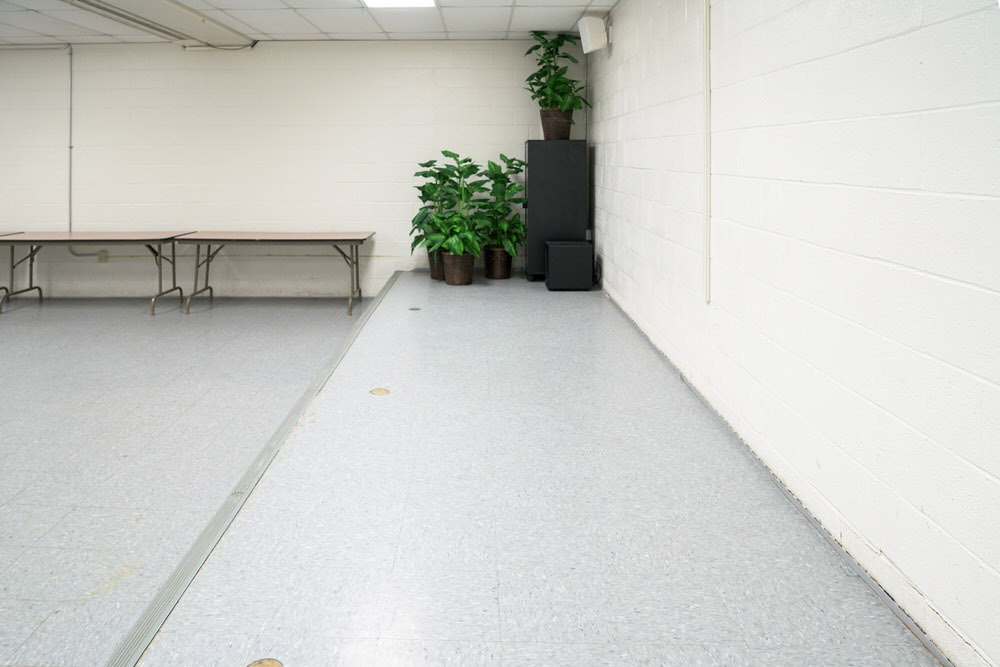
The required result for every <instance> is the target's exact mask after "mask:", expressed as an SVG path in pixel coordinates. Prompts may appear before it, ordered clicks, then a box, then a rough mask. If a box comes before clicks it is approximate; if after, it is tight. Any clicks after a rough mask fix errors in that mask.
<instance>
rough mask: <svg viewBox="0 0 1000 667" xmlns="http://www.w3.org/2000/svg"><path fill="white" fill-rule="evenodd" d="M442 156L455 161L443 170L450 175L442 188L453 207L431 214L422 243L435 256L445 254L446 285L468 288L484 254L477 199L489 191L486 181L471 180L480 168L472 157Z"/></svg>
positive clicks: (482, 216) (480, 217) (448, 153)
mask: <svg viewBox="0 0 1000 667" xmlns="http://www.w3.org/2000/svg"><path fill="white" fill-rule="evenodd" d="M441 154H442V155H444V156H445V157H447V158H449V159H451V161H452V164H447V165H444V166H442V167H441V169H442V171H443V172H444V173H445V174H447V180H446V181H445V182H444V184H443V185H442V190H443V191H444V196H445V197H447V199H446V201H448V202H453V203H454V206H453V207H452V208H451V209H449V210H446V211H441V212H435V213H431V215H430V221H429V223H428V229H427V232H426V233H425V235H424V241H423V243H424V245H426V246H427V249H428V250H429V251H430V252H432V253H433V252H434V251H437V250H441V251H442V253H443V254H442V257H441V258H442V260H443V263H444V280H445V282H446V283H448V284H449V285H468V284H470V283H472V270H473V268H474V267H475V263H476V257H479V255H480V254H481V253H482V246H481V242H480V237H479V230H480V229H481V228H482V226H483V219H484V215H483V211H482V208H481V206H480V205H479V204H478V203H477V202H476V201H475V197H476V195H478V194H482V193H484V192H486V181H485V180H471V179H474V178H475V177H476V176H478V175H479V173H480V167H479V165H478V164H476V163H475V162H473V161H472V158H463V157H459V155H458V153H453V152H451V151H441Z"/></svg>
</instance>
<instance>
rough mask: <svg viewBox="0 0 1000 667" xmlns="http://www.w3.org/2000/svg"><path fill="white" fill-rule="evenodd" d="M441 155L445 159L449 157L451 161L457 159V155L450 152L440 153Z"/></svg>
mask: <svg viewBox="0 0 1000 667" xmlns="http://www.w3.org/2000/svg"><path fill="white" fill-rule="evenodd" d="M441 155H444V156H445V157H450V158H451V159H453V160H457V159H458V153H453V152H452V151H441Z"/></svg>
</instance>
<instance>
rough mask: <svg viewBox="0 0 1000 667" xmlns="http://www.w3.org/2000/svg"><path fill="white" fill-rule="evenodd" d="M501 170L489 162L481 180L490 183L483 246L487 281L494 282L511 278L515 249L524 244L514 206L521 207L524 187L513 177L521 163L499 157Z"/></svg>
mask: <svg viewBox="0 0 1000 667" xmlns="http://www.w3.org/2000/svg"><path fill="white" fill-rule="evenodd" d="M500 161H501V162H502V163H503V166H502V167H501V166H500V165H499V164H497V163H496V162H493V161H492V160H490V161H488V162H487V163H486V169H485V170H484V171H483V176H485V177H486V180H487V181H488V182H489V183H490V190H489V193H490V196H491V199H486V200H483V202H482V204H481V208H482V210H483V228H482V234H481V235H482V238H483V245H485V246H486V255H485V257H486V277H487V278H491V279H494V280H502V279H506V278H510V265H511V261H512V260H513V258H514V257H517V246H519V245H520V244H522V243H524V232H525V228H524V221H523V220H522V219H521V214H520V213H515V212H514V210H513V206H514V205H515V204H523V203H524V197H521V196H518V195H519V194H520V193H521V192H523V191H524V186H523V185H521V184H520V183H518V182H517V181H515V180H514V176H515V175H517V174H520V173H521V172H523V171H524V165H525V163H524V161H523V160H518V159H517V158H511V157H507V156H506V155H504V154H502V153H501V154H500Z"/></svg>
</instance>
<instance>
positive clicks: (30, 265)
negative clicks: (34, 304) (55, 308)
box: [0, 244, 43, 313]
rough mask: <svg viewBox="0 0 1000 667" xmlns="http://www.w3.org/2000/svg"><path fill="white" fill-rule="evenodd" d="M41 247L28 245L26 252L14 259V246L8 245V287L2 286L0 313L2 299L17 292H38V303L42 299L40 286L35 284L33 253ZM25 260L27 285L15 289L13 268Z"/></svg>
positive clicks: (4, 299) (1, 304)
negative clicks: (26, 264)
mask: <svg viewBox="0 0 1000 667" xmlns="http://www.w3.org/2000/svg"><path fill="white" fill-rule="evenodd" d="M41 249H42V246H40V245H33V246H29V249H28V254H27V255H25V256H24V257H22V258H21V259H19V260H17V261H16V262H15V261H14V246H13V244H11V246H10V287H9V288H6V287H5V288H3V290H4V295H3V296H0V313H2V312H3V303H4V301H10V297H12V296H17V295H18V294H24V293H25V292H32V291H37V292H38V303H41V302H42V300H43V297H42V288H41V287H39V286H38V285H36V284H35V255H37V254H38V251H39V250H41ZM25 260H27V262H28V286H27V287H25V288H24V289H19V290H15V289H14V269H16V268H17V267H18V266H20V265H21V264H23V263H24V262H25Z"/></svg>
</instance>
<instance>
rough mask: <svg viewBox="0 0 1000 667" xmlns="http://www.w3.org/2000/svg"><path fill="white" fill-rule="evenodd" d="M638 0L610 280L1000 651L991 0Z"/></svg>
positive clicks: (609, 222)
mask: <svg viewBox="0 0 1000 667" xmlns="http://www.w3.org/2000/svg"><path fill="white" fill-rule="evenodd" d="M703 7H704V4H703V1H702V0H687V1H685V0H621V2H620V3H619V4H618V5H617V6H616V7H615V9H614V10H613V11H612V13H611V18H610V22H611V26H612V28H611V30H612V32H611V34H612V45H611V47H610V49H608V50H606V51H601V52H596V53H593V54H591V55H590V56H589V58H588V67H589V77H590V83H591V86H592V88H591V94H592V96H593V97H594V101H595V102H596V103H595V105H594V110H593V112H592V113H591V116H590V138H591V141H592V144H593V150H594V151H595V153H596V156H595V157H596V174H595V184H596V194H595V197H596V212H595V221H596V228H597V229H596V241H597V246H598V252H599V255H600V261H601V262H602V265H603V275H604V286H605V288H606V289H607V291H608V293H609V294H610V295H611V296H612V298H614V299H615V300H616V301H617V302H618V303H619V304H621V306H622V307H623V308H624V309H625V311H626V312H627V313H628V314H629V315H630V316H631V317H633V318H634V319H635V321H636V322H637V323H638V324H639V326H640V327H641V328H642V329H643V330H644V331H645V332H646V333H647V334H648V335H649V337H650V338H651V339H652V340H653V342H654V343H655V344H656V345H658V346H659V347H660V348H661V349H662V350H663V351H664V352H665V353H666V354H667V355H668V356H669V357H670V358H671V359H672V360H673V361H674V362H675V363H676V364H677V365H678V366H679V367H680V369H681V370H682V371H683V372H684V373H685V374H686V375H687V376H689V378H690V379H691V380H692V381H693V383H694V384H695V385H696V386H697V387H698V388H699V389H700V390H701V391H702V392H703V393H704V395H705V396H706V397H707V398H708V399H709V400H710V401H711V402H712V403H713V404H714V405H715V406H716V408H717V409H718V410H719V411H720V412H721V413H722V415H723V416H724V417H725V418H726V419H727V420H728V421H729V422H730V423H731V424H732V426H733V427H734V428H735V429H736V431H737V432H738V433H739V434H740V435H741V436H742V437H743V438H744V439H745V440H746V442H747V443H748V444H749V445H750V446H751V447H752V448H753V449H754V450H755V451H756V452H757V454H758V455H759V456H760V457H761V458H762V459H763V460H764V462H765V463H766V464H767V465H768V466H770V467H771V468H772V469H773V470H774V471H775V472H776V474H777V475H778V476H779V477H780V478H781V479H782V480H783V481H784V482H785V483H786V484H787V485H788V486H789V488H791V490H792V491H793V492H794V493H795V494H796V495H798V497H799V498H800V499H801V500H802V501H803V503H804V504H805V505H806V506H807V507H808V509H809V510H810V511H812V512H813V514H815V515H816V516H817V517H818V518H819V519H820V521H821V522H822V523H823V525H824V526H825V527H826V528H827V529H828V530H829V531H830V532H831V533H832V534H833V535H834V536H835V537H836V538H837V539H838V540H841V541H842V542H843V544H844V546H845V547H846V548H847V549H848V551H850V553H851V554H852V555H853V556H854V557H855V558H856V559H857V560H858V561H860V562H861V564H862V565H863V566H864V567H865V568H866V569H867V570H868V571H869V572H870V573H871V574H872V575H873V576H874V577H875V578H876V579H877V580H878V581H879V582H880V583H881V584H882V585H883V586H884V587H885V588H886V590H887V591H888V592H889V593H890V594H891V595H893V596H894V598H895V599H896V600H897V602H898V603H899V604H900V605H901V606H902V607H903V608H904V609H906V610H907V611H908V612H909V613H910V614H911V615H912V616H913V618H914V619H915V620H916V621H917V622H918V623H919V624H920V625H921V626H922V627H923V628H924V629H925V631H927V632H928V633H929V635H930V636H931V638H932V639H933V640H934V641H935V642H937V643H938V644H939V646H940V647H941V648H942V649H943V650H944V651H945V653H946V654H947V655H949V656H950V657H951V658H952V659H953V660H954V661H955V662H956V663H958V664H963V665H979V664H988V663H991V662H992V663H993V664H996V663H998V662H1000V603H998V600H1000V9H998V7H997V3H996V2H995V0H923V1H921V0H898V1H897V0H885V1H879V2H860V3H859V2H829V1H828V0H766V1H764V2H759V1H748V0H713V2H712V30H711V35H712V39H711V41H712V56H711V62H712V70H713V72H712V74H713V76H712V96H713V115H712V143H713V147H714V148H713V153H712V157H713V162H712V177H711V178H712V192H713V195H712V209H713V219H712V240H711V249H712V263H711V280H712V291H711V295H712V300H711V304H710V305H706V303H705V299H704V297H705V291H704V219H703V214H704V210H705V209H704V189H703V188H704V169H705V160H704V131H705V122H704V96H703V91H704V84H703V62H704V61H703V50H704V37H703V36H704V24H703V20H704V10H703Z"/></svg>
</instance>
